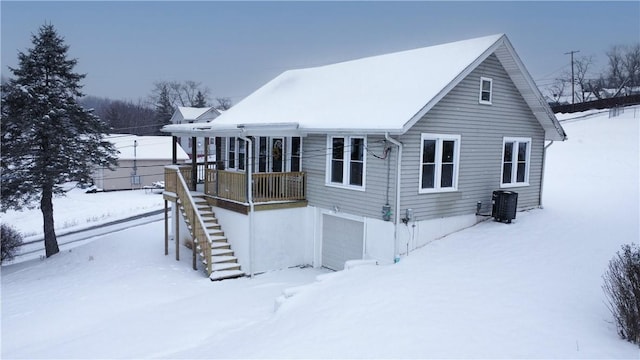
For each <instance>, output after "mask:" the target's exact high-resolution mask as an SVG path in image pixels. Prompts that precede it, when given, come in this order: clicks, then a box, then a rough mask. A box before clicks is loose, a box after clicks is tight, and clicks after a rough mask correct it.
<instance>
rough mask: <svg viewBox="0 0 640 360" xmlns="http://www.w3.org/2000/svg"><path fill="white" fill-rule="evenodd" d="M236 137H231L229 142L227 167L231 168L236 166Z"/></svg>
mask: <svg viewBox="0 0 640 360" xmlns="http://www.w3.org/2000/svg"><path fill="white" fill-rule="evenodd" d="M236 153H237V152H236V138H235V137H230V138H229V141H228V142H227V167H228V168H229V169H235V168H236Z"/></svg>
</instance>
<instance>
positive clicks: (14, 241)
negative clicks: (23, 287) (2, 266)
mask: <svg viewBox="0 0 640 360" xmlns="http://www.w3.org/2000/svg"><path fill="white" fill-rule="evenodd" d="M0 245H1V247H2V259H0V263H2V262H3V261H5V260H11V259H13V258H14V257H15V256H16V252H17V251H18V249H19V248H20V246H22V234H20V233H19V232H18V231H17V230H16V229H14V228H12V227H11V226H9V225H5V224H2V225H0Z"/></svg>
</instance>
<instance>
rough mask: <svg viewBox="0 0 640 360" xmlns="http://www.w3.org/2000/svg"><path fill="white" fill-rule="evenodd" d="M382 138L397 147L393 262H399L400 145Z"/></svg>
mask: <svg viewBox="0 0 640 360" xmlns="http://www.w3.org/2000/svg"><path fill="white" fill-rule="evenodd" d="M384 138H385V139H386V140H388V141H389V142H391V143H392V144H394V145H396V146H397V147H398V160H397V162H398V166H397V174H396V218H395V226H394V227H393V252H394V254H393V261H394V262H396V263H397V262H398V261H400V249H399V245H398V224H400V184H401V180H402V143H401V142H400V141H398V140H396V139H394V138H392V137H390V136H389V133H388V132H386V133H385V134H384Z"/></svg>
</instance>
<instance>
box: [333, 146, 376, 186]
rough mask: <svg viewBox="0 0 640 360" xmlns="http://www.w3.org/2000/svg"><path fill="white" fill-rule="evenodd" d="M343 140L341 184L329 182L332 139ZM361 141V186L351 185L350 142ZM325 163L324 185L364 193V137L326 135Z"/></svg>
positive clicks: (365, 170)
mask: <svg viewBox="0 0 640 360" xmlns="http://www.w3.org/2000/svg"><path fill="white" fill-rule="evenodd" d="M335 138H342V139H344V144H345V145H344V147H343V158H342V159H343V162H342V182H341V183H337V182H332V181H331V169H332V166H331V161H332V160H333V139H335ZM352 139H362V146H363V149H362V185H351V184H349V179H350V178H351V166H350V165H351V140H352ZM326 158H327V162H326V170H325V175H326V176H325V185H326V186H331V187H338V188H344V189H351V190H358V191H365V189H366V184H367V137H366V136H361V135H358V136H349V135H333V136H332V135H328V136H327V156H326Z"/></svg>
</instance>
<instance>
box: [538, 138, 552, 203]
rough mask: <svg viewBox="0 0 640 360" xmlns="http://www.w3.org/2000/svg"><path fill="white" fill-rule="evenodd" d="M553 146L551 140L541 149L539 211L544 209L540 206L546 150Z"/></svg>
mask: <svg viewBox="0 0 640 360" xmlns="http://www.w3.org/2000/svg"><path fill="white" fill-rule="evenodd" d="M551 145H553V140H551V142H550V143H549V144H547V145H545V147H544V149H542V174H540V195H539V196H540V209H543V208H544V207H543V206H542V190H543V188H544V173H545V167H546V163H547V149H548V148H549V147H550V146H551Z"/></svg>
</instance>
